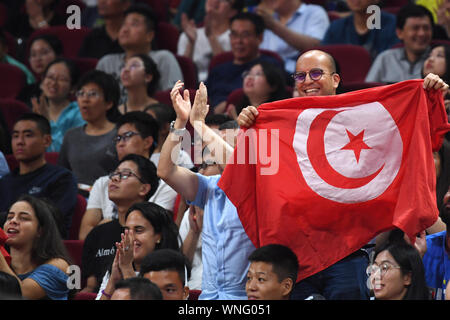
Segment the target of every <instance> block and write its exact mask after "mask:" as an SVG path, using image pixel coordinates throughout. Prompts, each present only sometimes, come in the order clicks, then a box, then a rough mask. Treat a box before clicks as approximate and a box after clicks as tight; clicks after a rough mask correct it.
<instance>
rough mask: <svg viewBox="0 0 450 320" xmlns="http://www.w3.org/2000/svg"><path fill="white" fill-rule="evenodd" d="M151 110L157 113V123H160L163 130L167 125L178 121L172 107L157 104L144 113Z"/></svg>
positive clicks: (147, 108)
mask: <svg viewBox="0 0 450 320" xmlns="http://www.w3.org/2000/svg"><path fill="white" fill-rule="evenodd" d="M147 110H151V111H153V112H154V113H155V116H156V121H158V124H159V127H160V128H163V127H164V125H165V124H167V123H171V122H172V121H173V120H175V119H176V117H177V114H176V113H175V110H174V109H173V107H172V106H168V105H167V104H164V103H155V104H152V105H150V106H148V107H146V108H145V109H144V112H147Z"/></svg>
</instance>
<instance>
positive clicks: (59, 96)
mask: <svg viewBox="0 0 450 320" xmlns="http://www.w3.org/2000/svg"><path fill="white" fill-rule="evenodd" d="M78 77H79V70H78V68H77V66H76V65H75V64H74V62H73V61H71V60H68V59H65V58H57V59H55V60H53V61H52V62H50V63H49V64H48V66H47V68H46V69H45V71H44V73H43V79H42V82H41V85H40V86H41V89H42V94H41V95H40V97H33V98H31V104H32V107H33V112H35V113H38V114H40V115H43V116H44V117H46V118H47V119H48V120H49V121H50V126H51V129H52V144H51V145H50V146H49V147H48V148H47V152H59V151H60V149H61V145H62V142H63V138H64V135H65V134H66V132H67V130H69V129H71V128H76V127H79V126H82V125H84V124H85V123H86V121H84V120H83V117H82V116H81V113H80V110H79V108H78V104H77V102H76V101H71V100H72V94H73V88H74V86H75V84H76V82H77V81H78Z"/></svg>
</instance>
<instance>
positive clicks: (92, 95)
mask: <svg viewBox="0 0 450 320" xmlns="http://www.w3.org/2000/svg"><path fill="white" fill-rule="evenodd" d="M75 96H76V97H77V98H83V97H84V96H86V97H87V98H89V99H90V98H98V97H100V93H98V92H97V91H95V90H90V91H84V90H78V91H77V92H76V93H75Z"/></svg>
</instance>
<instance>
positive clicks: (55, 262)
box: [45, 258, 69, 273]
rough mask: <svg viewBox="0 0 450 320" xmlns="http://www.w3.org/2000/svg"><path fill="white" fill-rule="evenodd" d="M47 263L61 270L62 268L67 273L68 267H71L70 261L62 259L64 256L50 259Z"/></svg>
mask: <svg viewBox="0 0 450 320" xmlns="http://www.w3.org/2000/svg"><path fill="white" fill-rule="evenodd" d="M45 264H48V265H51V266H54V267H56V268H58V269H59V270H61V271H62V272H64V273H66V271H67V268H68V267H69V263H68V262H67V261H66V260H64V259H62V258H53V259H50V260H49V261H47V262H46V263H45Z"/></svg>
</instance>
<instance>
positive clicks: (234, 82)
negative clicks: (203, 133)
mask: <svg viewBox="0 0 450 320" xmlns="http://www.w3.org/2000/svg"><path fill="white" fill-rule="evenodd" d="M263 32H264V22H263V20H262V18H261V17H260V16H258V15H256V14H253V13H248V12H244V13H239V14H237V15H236V16H234V17H233V18H232V19H231V26H230V41H231V51H232V53H233V61H230V62H225V63H221V64H219V65H217V66H215V67H213V68H212V69H211V70H210V73H209V74H208V79H207V80H206V83H205V84H206V86H207V87H208V91H209V92H208V95H209V99H210V100H209V101H210V105H211V109H213V110H214V112H215V113H223V112H224V111H225V108H226V100H227V97H228V95H229V94H230V93H231V92H232V91H233V90H234V89H237V88H242V73H243V72H244V71H247V70H249V69H250V68H251V67H252V66H253V65H254V64H256V63H258V62H261V61H267V62H269V63H272V64H274V65H277V66H279V67H280V68H282V66H281V64H280V62H279V61H278V60H276V59H275V58H273V57H272V56H267V55H264V54H260V52H259V46H260V44H261V41H262V37H263Z"/></svg>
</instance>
